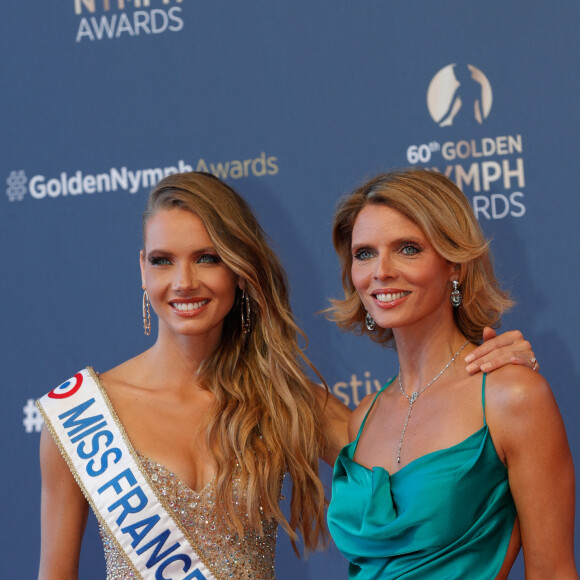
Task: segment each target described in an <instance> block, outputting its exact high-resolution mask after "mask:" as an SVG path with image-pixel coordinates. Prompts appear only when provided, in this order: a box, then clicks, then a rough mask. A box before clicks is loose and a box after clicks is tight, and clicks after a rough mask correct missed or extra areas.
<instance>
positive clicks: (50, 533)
mask: <svg viewBox="0 0 580 580" xmlns="http://www.w3.org/2000/svg"><path fill="white" fill-rule="evenodd" d="M40 470H41V474H42V500H41V547H40V568H39V571H38V579H39V580H76V579H77V578H78V568H79V558H80V551H81V542H82V537H83V534H84V531H85V526H86V523H87V517H88V513H89V508H88V503H87V502H86V500H85V498H84V496H83V494H82V492H81V490H80V488H79V486H78V485H77V483H76V481H75V480H74V477H73V475H72V473H71V472H70V470H69V468H68V465H67V464H66V461H65V460H64V459H63V457H62V455H61V454H60V451H59V450H58V447H57V446H56V443H55V442H54V441H53V439H52V437H51V435H50V433H49V432H48V430H47V428H46V426H45V427H43V429H42V433H41V436H40Z"/></svg>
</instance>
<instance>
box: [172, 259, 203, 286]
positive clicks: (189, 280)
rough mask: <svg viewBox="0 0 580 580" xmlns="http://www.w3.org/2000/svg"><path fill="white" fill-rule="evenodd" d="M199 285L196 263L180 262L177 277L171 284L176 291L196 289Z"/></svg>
mask: <svg viewBox="0 0 580 580" xmlns="http://www.w3.org/2000/svg"><path fill="white" fill-rule="evenodd" d="M198 285H199V281H198V279H197V275H196V271H195V265H194V264H180V265H178V267H177V268H176V269H175V277H174V279H173V282H172V284H171V288H172V290H174V291H175V292H187V291H188V290H194V289H195V288H196V287H197V286H198Z"/></svg>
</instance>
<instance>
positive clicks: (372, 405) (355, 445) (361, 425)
mask: <svg viewBox="0 0 580 580" xmlns="http://www.w3.org/2000/svg"><path fill="white" fill-rule="evenodd" d="M396 377H397V376H396V375H395V376H394V377H393V378H392V379H391V380H389V381H387V384H386V385H385V386H384V387H383V388H382V389H381V390H380V391H379V392H378V393H377V394H376V395H375V398H374V399H373V402H372V403H371V406H370V407H369V410H368V411H367V412H366V414H365V417H364V419H363V420H362V423H361V424H360V427H359V430H358V434H357V436H356V439H355V440H354V448H355V449H356V447H357V445H358V440H359V438H360V435H361V433H362V430H363V427H364V426H365V423H366V422H367V417H368V416H369V413H370V412H371V409H372V408H373V407H374V405H375V401H376V400H377V397H378V396H379V395H380V394H381V393H382V392H383V391H384V390H386V389H387V387H388V386H389V385H390V384H391V383H392V382H393V381H394V380H395V379H396Z"/></svg>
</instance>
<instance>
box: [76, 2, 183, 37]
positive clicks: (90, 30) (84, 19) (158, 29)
mask: <svg viewBox="0 0 580 580" xmlns="http://www.w3.org/2000/svg"><path fill="white" fill-rule="evenodd" d="M73 1H74V12H75V15H77V16H80V20H79V23H78V28H77V34H76V41H77V42H83V41H93V42H94V41H106V40H113V39H116V38H127V37H135V36H143V35H151V34H164V33H169V32H179V31H180V30H182V29H183V26H184V23H183V15H182V7H181V6H180V5H181V4H182V3H183V0H73Z"/></svg>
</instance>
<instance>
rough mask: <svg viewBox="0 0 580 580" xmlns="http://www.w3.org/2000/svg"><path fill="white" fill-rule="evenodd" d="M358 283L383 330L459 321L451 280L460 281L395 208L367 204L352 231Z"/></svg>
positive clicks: (354, 278) (353, 265)
mask: <svg viewBox="0 0 580 580" xmlns="http://www.w3.org/2000/svg"><path fill="white" fill-rule="evenodd" d="M351 250H352V256H353V259H352V267H351V275H352V281H353V283H354V286H355V288H356V290H357V292H358V294H359V296H360V298H361V300H362V302H363V305H364V307H365V308H366V309H367V311H368V312H369V313H370V314H371V316H372V317H373V318H374V320H375V321H376V323H377V324H378V325H379V326H381V327H382V328H393V329H396V328H402V327H408V326H413V325H416V324H420V323H421V322H423V321H426V320H429V321H431V322H437V321H439V320H442V318H441V317H443V319H446V320H450V321H452V320H453V314H452V307H451V304H450V301H449V291H450V281H451V280H455V279H458V274H457V272H456V270H455V268H454V265H453V264H450V263H449V262H447V261H446V260H444V259H443V258H442V257H441V256H440V255H439V254H438V253H437V252H436V251H435V249H434V248H433V246H432V245H431V244H430V243H429V241H428V240H427V238H426V236H425V234H423V232H422V231H421V229H420V228H419V227H418V226H417V225H415V224H414V223H413V222H412V221H410V220H409V219H407V218H406V217H405V216H403V215H402V214H401V213H399V212H398V211H396V210H394V209H392V208H391V207H388V206H385V205H379V204H370V205H367V206H365V207H364V208H363V209H362V210H361V211H360V213H359V214H358V216H357V218H356V220H355V222H354V227H353V230H352V243H351Z"/></svg>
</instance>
